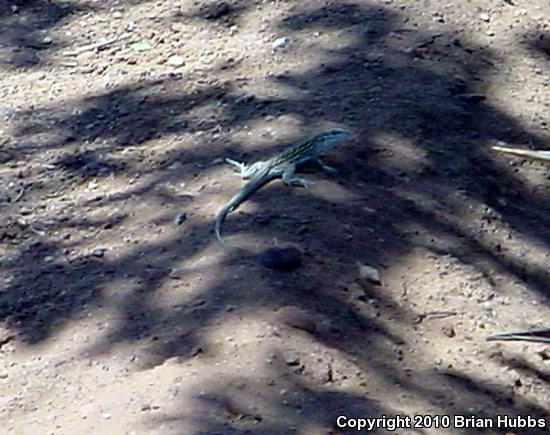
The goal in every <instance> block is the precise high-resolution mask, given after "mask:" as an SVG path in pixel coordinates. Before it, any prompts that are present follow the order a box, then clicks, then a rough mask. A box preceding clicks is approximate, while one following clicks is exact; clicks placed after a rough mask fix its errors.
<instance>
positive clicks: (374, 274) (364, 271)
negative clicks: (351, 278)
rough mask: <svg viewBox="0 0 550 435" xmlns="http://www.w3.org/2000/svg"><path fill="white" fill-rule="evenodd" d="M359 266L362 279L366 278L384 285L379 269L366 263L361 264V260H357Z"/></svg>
mask: <svg viewBox="0 0 550 435" xmlns="http://www.w3.org/2000/svg"><path fill="white" fill-rule="evenodd" d="M357 267H359V276H360V277H361V278H362V279H365V280H367V281H369V282H372V283H373V284H376V285H382V280H381V279H380V273H379V272H378V269H375V268H374V267H371V266H367V265H366V264H361V263H359V262H357Z"/></svg>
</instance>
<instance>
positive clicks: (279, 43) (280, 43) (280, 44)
mask: <svg viewBox="0 0 550 435" xmlns="http://www.w3.org/2000/svg"><path fill="white" fill-rule="evenodd" d="M289 43H290V38H289V37H288V36H283V37H282V38H277V39H276V40H275V41H273V44H271V48H273V50H277V49H279V48H284V47H286V46H287V45H288V44H289Z"/></svg>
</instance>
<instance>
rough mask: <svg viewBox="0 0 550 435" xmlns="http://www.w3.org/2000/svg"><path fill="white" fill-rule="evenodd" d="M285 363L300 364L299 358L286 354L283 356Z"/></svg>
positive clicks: (290, 364)
mask: <svg viewBox="0 0 550 435" xmlns="http://www.w3.org/2000/svg"><path fill="white" fill-rule="evenodd" d="M284 359H285V363H286V364H287V365H289V366H297V365H299V364H300V358H298V357H297V356H296V355H292V354H288V355H285V357H284Z"/></svg>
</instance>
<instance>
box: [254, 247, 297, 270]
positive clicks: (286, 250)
mask: <svg viewBox="0 0 550 435" xmlns="http://www.w3.org/2000/svg"><path fill="white" fill-rule="evenodd" d="M259 261H260V263H261V264H263V265H264V266H265V267H267V268H269V269H275V270H287V271H288V270H293V269H296V268H298V267H300V266H301V265H302V252H301V251H300V250H299V249H298V248H297V247H295V246H283V247H279V246H275V247H271V248H268V249H266V250H265V251H263V252H262V253H261V254H260V255H259Z"/></svg>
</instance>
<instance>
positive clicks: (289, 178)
mask: <svg viewBox="0 0 550 435" xmlns="http://www.w3.org/2000/svg"><path fill="white" fill-rule="evenodd" d="M295 170H296V165H290V166H289V167H288V168H287V169H285V171H284V172H283V176H282V178H283V182H284V183H285V184H286V185H287V186H301V187H305V188H306V189H307V188H308V187H310V186H312V185H313V181H308V180H304V179H303V178H295V177H293V175H294V171H295Z"/></svg>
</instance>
